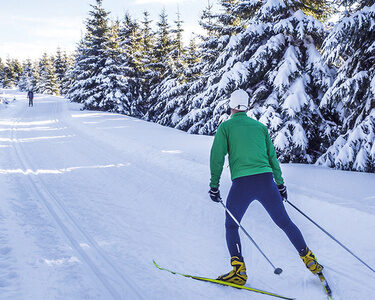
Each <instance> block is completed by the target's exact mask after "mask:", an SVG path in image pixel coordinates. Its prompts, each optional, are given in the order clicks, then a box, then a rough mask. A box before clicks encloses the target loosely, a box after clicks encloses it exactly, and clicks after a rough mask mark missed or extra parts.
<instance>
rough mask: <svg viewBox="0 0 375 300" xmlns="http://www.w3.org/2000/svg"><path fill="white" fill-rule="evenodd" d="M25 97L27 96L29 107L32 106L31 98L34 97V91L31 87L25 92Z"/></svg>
mask: <svg viewBox="0 0 375 300" xmlns="http://www.w3.org/2000/svg"><path fill="white" fill-rule="evenodd" d="M27 98H29V107H30V106H34V103H33V99H34V92H33V90H32V89H30V90H29V92H28V93H27Z"/></svg>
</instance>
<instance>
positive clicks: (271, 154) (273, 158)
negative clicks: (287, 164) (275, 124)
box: [266, 129, 284, 185]
mask: <svg viewBox="0 0 375 300" xmlns="http://www.w3.org/2000/svg"><path fill="white" fill-rule="evenodd" d="M266 145H267V154H268V160H269V162H270V165H271V168H272V172H273V177H274V178H275V181H276V184H277V185H280V184H284V179H283V177H282V174H281V168H280V163H279V161H278V159H277V155H276V151H275V147H274V146H273V144H272V141H271V138H270V135H269V133H268V130H267V129H266Z"/></svg>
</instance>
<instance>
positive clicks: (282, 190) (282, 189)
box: [277, 184, 288, 201]
mask: <svg viewBox="0 0 375 300" xmlns="http://www.w3.org/2000/svg"><path fill="white" fill-rule="evenodd" d="M277 188H278V189H279V193H280V196H281V199H283V201H286V200H288V193H287V191H286V186H285V185H283V184H280V185H278V186H277Z"/></svg>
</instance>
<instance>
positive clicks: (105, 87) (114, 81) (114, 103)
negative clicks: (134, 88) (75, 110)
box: [98, 21, 127, 112]
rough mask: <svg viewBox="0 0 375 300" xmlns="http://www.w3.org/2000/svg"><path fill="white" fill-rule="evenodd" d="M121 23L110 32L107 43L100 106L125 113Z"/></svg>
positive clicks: (100, 87)
mask: <svg viewBox="0 0 375 300" xmlns="http://www.w3.org/2000/svg"><path fill="white" fill-rule="evenodd" d="M118 32H119V22H118V21H116V22H115V23H114V25H113V26H111V28H110V29H109V31H108V41H107V42H106V43H105V45H104V47H105V55H106V62H105V64H104V68H103V69H102V70H101V72H100V75H99V76H100V77H101V78H103V79H102V80H101V84H100V85H98V90H100V91H101V94H102V99H101V101H100V102H99V104H98V106H99V107H100V109H101V110H106V111H114V112H124V106H123V101H124V97H125V94H126V89H127V86H126V81H125V78H124V76H123V66H122V65H121V63H120V62H121V60H120V53H121V52H120V50H121V49H120V46H119V38H118V34H119V33H118Z"/></svg>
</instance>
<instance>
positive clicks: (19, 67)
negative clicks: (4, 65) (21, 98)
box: [11, 59, 23, 86]
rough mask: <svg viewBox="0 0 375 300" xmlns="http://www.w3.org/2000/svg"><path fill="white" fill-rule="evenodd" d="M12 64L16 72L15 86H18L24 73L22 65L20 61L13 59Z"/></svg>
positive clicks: (14, 77)
mask: <svg viewBox="0 0 375 300" xmlns="http://www.w3.org/2000/svg"><path fill="white" fill-rule="evenodd" d="M11 64H12V69H13V72H14V76H13V81H14V85H15V86H18V83H19V81H20V79H21V76H22V72H23V70H22V64H21V63H20V61H19V60H18V59H12V60H11Z"/></svg>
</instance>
